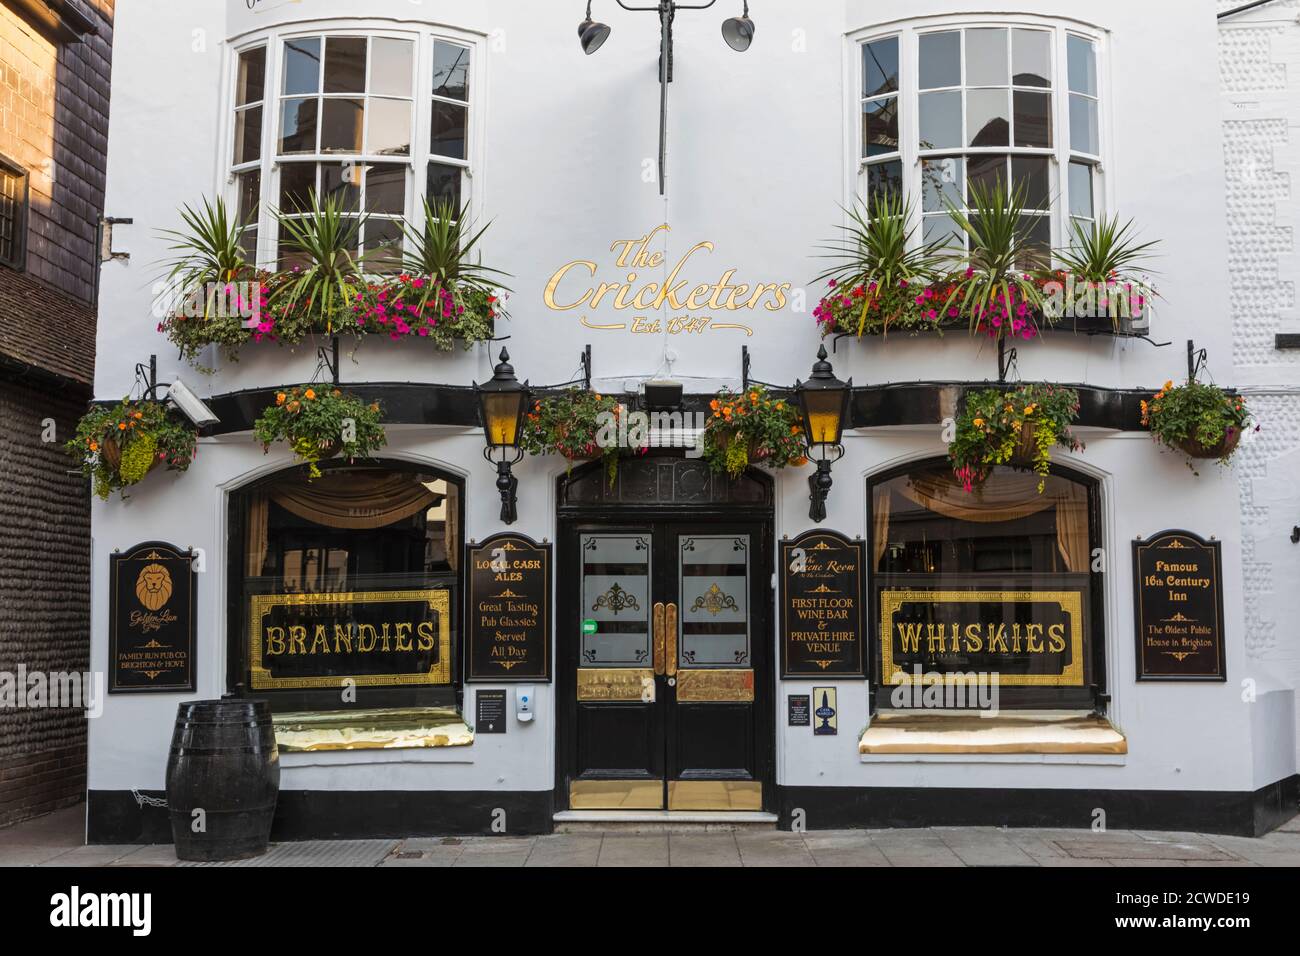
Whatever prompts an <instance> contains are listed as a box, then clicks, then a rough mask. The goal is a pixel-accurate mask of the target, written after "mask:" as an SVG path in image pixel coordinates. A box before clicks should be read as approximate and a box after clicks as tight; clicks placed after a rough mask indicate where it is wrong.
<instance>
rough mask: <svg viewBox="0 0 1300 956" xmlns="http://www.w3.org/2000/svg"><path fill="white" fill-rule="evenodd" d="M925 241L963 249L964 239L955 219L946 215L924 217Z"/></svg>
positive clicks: (927, 243)
mask: <svg viewBox="0 0 1300 956" xmlns="http://www.w3.org/2000/svg"><path fill="white" fill-rule="evenodd" d="M925 243H926V245H930V244H931V243H940V244H941V245H942V246H943V247H944V248H946V249H965V248H966V239H965V234H964V233H963V232H962V230H961V227H960V226H958V225H957V221H956V220H955V219H953V218H952V217H951V216H948V215H937V216H926V217H925Z"/></svg>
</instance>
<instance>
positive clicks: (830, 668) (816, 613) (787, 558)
mask: <svg viewBox="0 0 1300 956" xmlns="http://www.w3.org/2000/svg"><path fill="white" fill-rule="evenodd" d="M865 565H866V548H865V546H864V544H863V542H861V541H850V540H849V539H848V538H846V537H844V536H843V535H841V534H836V533H835V532H833V531H810V532H808V533H806V534H802V535H800V536H799V537H798V538H795V539H794V540H793V541H782V542H781V618H780V620H781V676H782V677H784V678H792V679H799V678H807V679H810V680H815V679H818V678H825V677H832V676H833V677H863V676H865V671H864V670H863V660H864V658H865V655H864V654H863V651H862V648H863V644H864V631H865V622H866V615H865V614H864V613H863V610H862V599H863V594H864V590H863V578H862V571H863V568H864V566H865Z"/></svg>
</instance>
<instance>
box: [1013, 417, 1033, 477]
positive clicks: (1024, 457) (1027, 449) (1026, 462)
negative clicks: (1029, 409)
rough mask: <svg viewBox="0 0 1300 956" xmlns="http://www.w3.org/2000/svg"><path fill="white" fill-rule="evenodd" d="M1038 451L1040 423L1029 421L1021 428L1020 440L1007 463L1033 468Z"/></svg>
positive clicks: (1018, 466) (1016, 466) (1017, 466)
mask: <svg viewBox="0 0 1300 956" xmlns="http://www.w3.org/2000/svg"><path fill="white" fill-rule="evenodd" d="M1037 453H1038V423H1037V422H1032V421H1027V422H1025V424H1024V427H1023V428H1021V429H1020V441H1019V443H1018V444H1017V445H1016V450H1015V451H1014V452H1012V454H1011V460H1010V461H1009V462H1007V464H1009V465H1012V466H1013V467H1015V468H1033V467H1034V456H1035V455H1036V454H1037Z"/></svg>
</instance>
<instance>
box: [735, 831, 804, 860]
mask: <svg viewBox="0 0 1300 956" xmlns="http://www.w3.org/2000/svg"><path fill="white" fill-rule="evenodd" d="M736 846H737V848H738V849H739V850H740V862H741V864H742V865H743V866H816V865H817V861H816V860H814V859H813V855H812V853H811V852H810V851H809V849H808V844H807V843H805V842H804V839H803V837H802V836H799V835H797V834H790V833H759V834H747V833H738V834H736Z"/></svg>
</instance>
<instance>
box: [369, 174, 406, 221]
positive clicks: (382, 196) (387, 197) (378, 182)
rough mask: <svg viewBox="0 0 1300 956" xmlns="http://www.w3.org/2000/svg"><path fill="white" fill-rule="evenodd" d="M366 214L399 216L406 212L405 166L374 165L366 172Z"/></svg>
mask: <svg viewBox="0 0 1300 956" xmlns="http://www.w3.org/2000/svg"><path fill="white" fill-rule="evenodd" d="M366 212H368V213H376V214H379V215H387V216H401V215H403V214H404V213H405V212H406V166H405V165H403V164H401V163H375V164H373V165H371V166H370V168H369V169H368V170H367V171H366Z"/></svg>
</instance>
